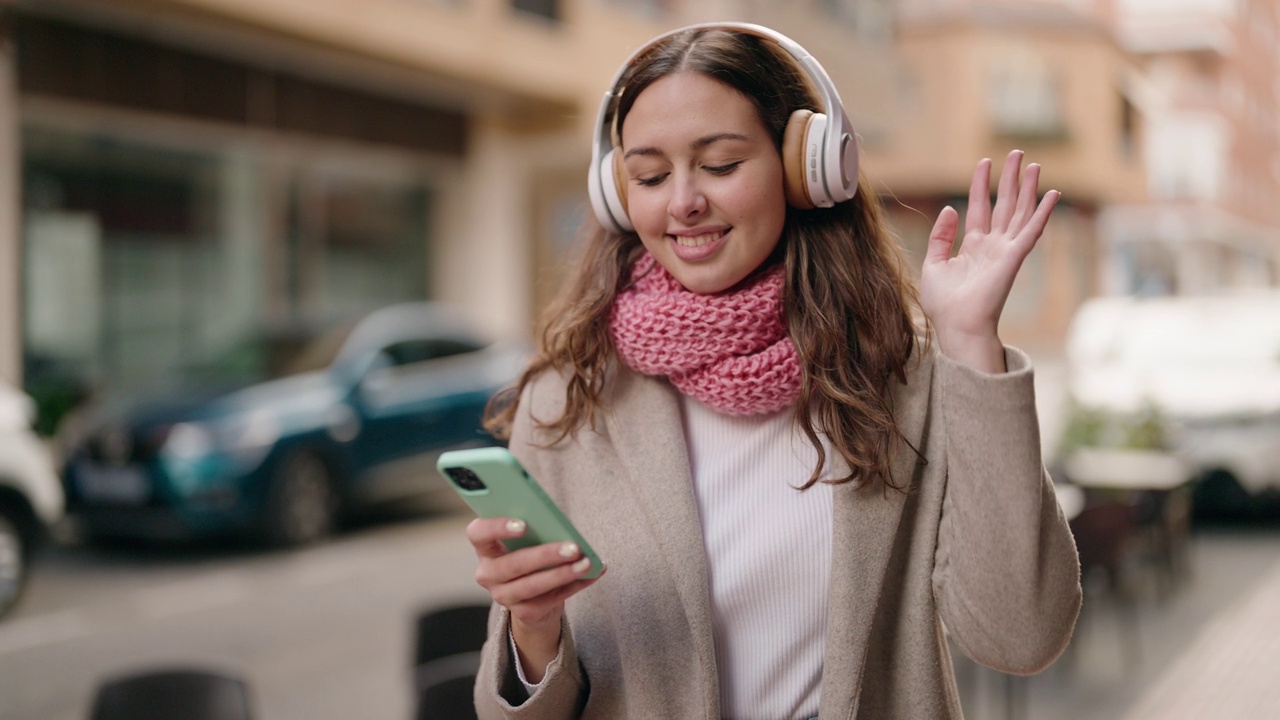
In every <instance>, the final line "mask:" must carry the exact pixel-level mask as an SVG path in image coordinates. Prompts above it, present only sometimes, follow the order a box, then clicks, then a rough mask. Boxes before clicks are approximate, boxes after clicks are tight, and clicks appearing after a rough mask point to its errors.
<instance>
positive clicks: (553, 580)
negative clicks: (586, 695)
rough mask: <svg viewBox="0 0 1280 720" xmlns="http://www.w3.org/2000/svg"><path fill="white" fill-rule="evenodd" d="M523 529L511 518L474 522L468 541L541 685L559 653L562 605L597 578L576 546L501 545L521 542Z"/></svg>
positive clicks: (528, 674) (529, 671) (481, 579)
mask: <svg viewBox="0 0 1280 720" xmlns="http://www.w3.org/2000/svg"><path fill="white" fill-rule="evenodd" d="M524 532H525V524H524V522H523V521H521V520H516V519H512V518H476V519H475V520H472V521H471V522H470V523H469V524H468V525H467V539H468V540H470V541H471V547H472V548H473V549H474V550H475V552H476V557H477V558H478V559H479V561H480V563H479V566H478V567H477V568H476V582H477V583H479V585H480V587H483V588H484V589H485V590H488V591H489V595H490V596H491V597H492V598H493V601H494V602H496V603H497V604H499V605H501V606H503V607H505V608H506V609H507V610H508V611H510V613H511V634H512V636H513V637H514V639H515V641H516V648H517V651H518V652H519V653H520V665H521V668H522V669H523V670H524V673H525V678H526V679H527V680H529V682H534V683H536V682H540V681H541V680H542V675H543V672H544V671H545V670H546V667H547V665H548V664H549V663H550V662H551V661H552V660H554V659H555V657H556V655H557V654H559V652H560V619H561V617H562V616H563V615H564V601H565V600H566V599H568V598H569V597H571V596H573V595H574V594H575V593H577V592H579V591H580V590H582V589H583V588H586V587H587V586H589V585H591V584H592V583H594V582H595V581H596V580H598V579H599V578H598V577H597V578H594V579H591V580H584V579H582V576H583V575H584V574H586V573H587V572H588V571H589V570H590V569H591V560H590V559H589V558H587V557H586V556H584V555H583V554H582V551H581V550H580V549H579V548H578V546H577V545H575V544H573V543H546V544H544V545H535V546H533V547H527V548H522V549H520V550H515V551H508V550H507V549H506V547H505V546H503V544H502V541H503V540H507V539H510V538H518V537H520V536H521V535H523V534H524Z"/></svg>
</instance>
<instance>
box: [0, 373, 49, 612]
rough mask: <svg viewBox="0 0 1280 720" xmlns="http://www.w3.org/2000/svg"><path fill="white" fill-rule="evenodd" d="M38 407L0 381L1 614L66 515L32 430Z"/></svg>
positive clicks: (44, 452) (13, 600) (42, 448)
mask: <svg viewBox="0 0 1280 720" xmlns="http://www.w3.org/2000/svg"><path fill="white" fill-rule="evenodd" d="M34 416H35V403H34V402H32V400H31V398H30V397H28V396H27V395H26V394H24V393H22V392H19V391H18V390H15V389H14V388H12V387H11V386H9V385H6V384H4V383H2V382H0V615H4V614H5V613H6V612H7V611H8V610H9V609H10V608H12V607H13V606H14V604H16V603H17V601H18V596H19V595H20V594H21V593H22V589H23V587H24V586H25V585H26V581H27V573H28V570H29V568H30V564H31V558H32V551H33V550H34V548H35V545H36V543H37V542H38V541H39V540H40V539H41V538H42V536H43V535H44V533H45V532H46V531H47V529H48V528H49V527H50V526H52V524H53V523H54V522H56V521H57V520H58V519H59V518H61V517H62V513H63V502H64V501H63V494H62V485H61V482H60V481H59V479H58V474H57V472H56V471H55V470H54V466H53V460H52V458H51V457H50V454H49V451H48V449H47V448H46V447H45V445H44V443H43V442H41V440H40V438H38V437H37V436H36V434H35V433H34V432H33V431H32V429H31V422H32V419H33V418H34Z"/></svg>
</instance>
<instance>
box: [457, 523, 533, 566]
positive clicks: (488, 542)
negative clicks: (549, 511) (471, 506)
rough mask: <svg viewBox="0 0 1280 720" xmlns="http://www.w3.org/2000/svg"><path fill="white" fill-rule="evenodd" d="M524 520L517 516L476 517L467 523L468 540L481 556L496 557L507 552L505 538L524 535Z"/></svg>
mask: <svg viewBox="0 0 1280 720" xmlns="http://www.w3.org/2000/svg"><path fill="white" fill-rule="evenodd" d="M524 531H525V524H524V521H523V520H517V519H515V518H476V519H475V520H472V521H471V522H469V523H467V540H469V541H471V546H472V547H473V548H475V551H476V555H477V556H479V557H481V558H496V557H501V556H503V555H506V554H507V548H506V547H504V546H503V544H502V541H503V540H509V539H511V538H518V537H520V536H521V535H524Z"/></svg>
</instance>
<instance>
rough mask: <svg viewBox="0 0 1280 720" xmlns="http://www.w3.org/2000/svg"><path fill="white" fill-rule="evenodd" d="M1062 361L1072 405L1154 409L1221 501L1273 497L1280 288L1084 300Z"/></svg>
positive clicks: (1278, 458) (1279, 455)
mask: <svg viewBox="0 0 1280 720" xmlns="http://www.w3.org/2000/svg"><path fill="white" fill-rule="evenodd" d="M1067 363H1068V376H1069V388H1070V394H1071V396H1072V398H1073V400H1074V401H1075V402H1076V403H1077V404H1078V405H1079V406H1080V407H1081V408H1084V409H1086V410H1090V411H1095V412H1097V411H1101V412H1103V413H1107V414H1110V415H1113V416H1134V415H1136V414H1139V413H1141V412H1143V411H1144V409H1154V410H1156V411H1157V412H1159V414H1160V415H1161V416H1162V417H1164V418H1165V419H1166V420H1167V421H1169V422H1168V424H1169V437H1170V440H1171V444H1172V448H1171V449H1173V450H1175V451H1176V452H1178V453H1179V454H1180V455H1181V456H1182V457H1184V458H1186V459H1187V460H1188V461H1190V462H1191V463H1192V466H1193V468H1194V469H1195V471H1196V473H1197V474H1198V475H1199V476H1200V477H1201V478H1202V479H1204V480H1206V481H1208V482H1209V483H1210V484H1212V485H1215V486H1218V487H1217V492H1219V493H1225V494H1226V496H1227V497H1226V498H1225V499H1230V500H1234V501H1247V500H1248V498H1250V497H1258V496H1263V495H1274V494H1277V493H1280V294H1277V293H1270V292H1259V293H1248V294H1238V295H1222V296H1207V297H1163V298H1142V299H1140V298H1131V297H1106V298H1097V299H1094V300H1090V301H1089V302H1087V303H1085V304H1084V305H1083V306H1082V307H1081V308H1080V310H1079V312H1078V313H1077V315H1076V317H1075V320H1074V321H1073V323H1072V328H1071V332H1070V334H1069V336H1068V341H1067Z"/></svg>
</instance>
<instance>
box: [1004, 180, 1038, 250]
mask: <svg viewBox="0 0 1280 720" xmlns="http://www.w3.org/2000/svg"><path fill="white" fill-rule="evenodd" d="M1039 185H1040V166H1039V165H1038V164H1037V163H1031V164H1030V165H1028V166H1027V170H1026V172H1025V173H1023V175H1022V187H1021V188H1020V189H1019V190H1018V204H1017V206H1016V207H1015V208H1014V211H1013V218H1012V219H1011V220H1010V221H1009V229H1010V230H1012V231H1013V232H1015V233H1016V232H1019V231H1021V230H1022V228H1023V227H1024V226H1025V225H1026V224H1027V220H1029V219H1030V218H1031V214H1032V213H1033V212H1035V210H1036V198H1037V197H1039Z"/></svg>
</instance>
